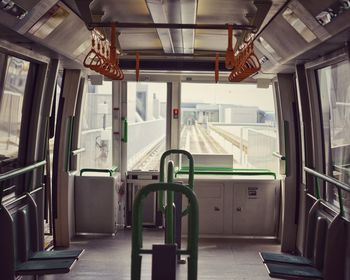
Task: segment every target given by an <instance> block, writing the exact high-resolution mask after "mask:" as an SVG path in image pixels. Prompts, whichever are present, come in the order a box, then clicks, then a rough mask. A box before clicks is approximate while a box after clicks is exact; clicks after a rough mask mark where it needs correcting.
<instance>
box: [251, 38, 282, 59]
mask: <svg viewBox="0 0 350 280" xmlns="http://www.w3.org/2000/svg"><path fill="white" fill-rule="evenodd" d="M257 41H258V42H259V43H260V44H261V45H262V46H263V47H264V48H265V49H266V50H267V51H268V52H269V53H270V54H271V55H272V56H273V58H274V59H275V60H277V61H278V60H280V59H281V57H280V56H279V55H278V54H277V52H276V51H275V49H274V48H273V47H272V46H271V45H270V44H269V43H268V42H267V41H266V40H265V39H264V38H263V37H261V36H260V37H259V38H258V39H257Z"/></svg>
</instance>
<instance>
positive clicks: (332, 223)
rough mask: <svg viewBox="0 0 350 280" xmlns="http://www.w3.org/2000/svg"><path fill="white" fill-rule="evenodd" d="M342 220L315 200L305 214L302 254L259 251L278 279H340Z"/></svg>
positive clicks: (270, 271)
mask: <svg viewBox="0 0 350 280" xmlns="http://www.w3.org/2000/svg"><path fill="white" fill-rule="evenodd" d="M345 232H346V230H345V229H344V221H343V219H342V217H341V215H340V214H339V213H336V212H335V211H334V210H332V209H330V208H328V206H327V205H326V204H325V203H324V202H322V201H321V200H318V201H316V202H315V203H314V205H313V206H312V208H311V210H310V212H309V215H308V224H307V234H306V237H307V239H306V240H307V242H306V243H307V245H306V249H305V257H304V256H294V255H288V254H277V253H268V252H261V253H259V254H260V256H261V258H262V259H263V262H264V263H265V266H266V268H267V270H268V273H269V275H270V276H271V277H274V278H282V279H325V280H333V279H337V280H340V279H344V278H343V277H344V276H343V275H342V274H341V273H342V271H344V269H343V265H344V264H343V259H344V258H343V254H344V250H343V248H342V245H341V244H342V241H343V238H344V236H343V235H344V233H345Z"/></svg>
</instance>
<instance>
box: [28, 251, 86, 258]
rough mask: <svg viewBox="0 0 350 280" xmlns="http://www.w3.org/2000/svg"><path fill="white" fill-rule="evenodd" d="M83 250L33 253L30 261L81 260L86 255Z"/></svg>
mask: <svg viewBox="0 0 350 280" xmlns="http://www.w3.org/2000/svg"><path fill="white" fill-rule="evenodd" d="M84 251H85V250H84V249H82V250H59V251H38V252H35V253H33V254H32V255H31V256H30V257H29V259H30V260H50V259H79V258H80V256H81V255H82V254H83V253H84Z"/></svg>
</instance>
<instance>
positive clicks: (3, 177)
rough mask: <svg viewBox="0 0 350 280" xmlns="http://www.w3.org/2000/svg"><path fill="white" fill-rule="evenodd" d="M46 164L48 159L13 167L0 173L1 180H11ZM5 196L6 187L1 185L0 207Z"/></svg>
mask: <svg viewBox="0 0 350 280" xmlns="http://www.w3.org/2000/svg"><path fill="white" fill-rule="evenodd" d="M45 164H46V160H42V161H39V162H36V163H33V164H31V165H28V166H26V167H22V168H16V169H13V170H11V171H8V172H6V173H3V174H1V175H0V182H2V181H6V180H9V179H11V178H14V177H17V176H19V175H22V174H25V173H28V172H30V171H33V170H35V169H37V168H39V167H41V166H44V165H45ZM3 196H4V188H3V187H0V208H1V202H2V198H3Z"/></svg>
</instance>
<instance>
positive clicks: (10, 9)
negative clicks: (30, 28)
mask: <svg viewBox="0 0 350 280" xmlns="http://www.w3.org/2000/svg"><path fill="white" fill-rule="evenodd" d="M0 9H1V10H3V11H4V12H6V13H8V14H10V15H11V16H14V17H16V18H18V19H23V18H24V17H25V16H26V15H27V14H28V11H26V10H25V9H23V8H22V7H20V6H18V5H17V4H16V3H14V2H13V1H11V0H0Z"/></svg>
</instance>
